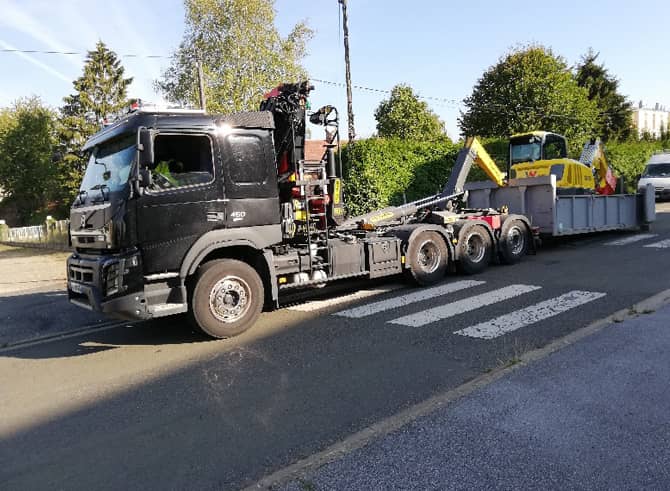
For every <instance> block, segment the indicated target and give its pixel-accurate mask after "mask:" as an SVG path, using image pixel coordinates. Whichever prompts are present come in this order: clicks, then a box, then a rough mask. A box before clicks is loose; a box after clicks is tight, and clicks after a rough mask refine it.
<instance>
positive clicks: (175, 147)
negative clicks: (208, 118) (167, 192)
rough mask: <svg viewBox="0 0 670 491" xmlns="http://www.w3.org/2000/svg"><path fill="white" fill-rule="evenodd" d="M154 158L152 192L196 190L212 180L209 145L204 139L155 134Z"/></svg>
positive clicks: (198, 136) (212, 165)
mask: <svg viewBox="0 0 670 491" xmlns="http://www.w3.org/2000/svg"><path fill="white" fill-rule="evenodd" d="M154 155H155V158H154V162H155V165H154V167H153V168H152V169H151V171H152V176H153V179H152V185H151V187H152V188H153V189H170V188H176V187H182V186H197V185H199V184H206V183H209V182H211V181H212V180H213V179H214V163H213V160H212V143H211V141H210V139H209V137H207V136H205V135H174V134H158V135H157V136H156V138H155V140H154Z"/></svg>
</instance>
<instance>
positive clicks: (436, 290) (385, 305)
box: [333, 280, 486, 318]
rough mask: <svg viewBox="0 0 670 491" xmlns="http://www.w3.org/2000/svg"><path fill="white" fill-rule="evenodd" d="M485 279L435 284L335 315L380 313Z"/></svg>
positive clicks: (474, 284) (476, 283)
mask: <svg viewBox="0 0 670 491" xmlns="http://www.w3.org/2000/svg"><path fill="white" fill-rule="evenodd" d="M484 283H486V282H485V281H476V280H463V281H456V282H454V283H446V284H444V285H439V286H435V287H432V288H424V289H421V290H416V291H413V292H411V293H407V294H405V295H398V296H397V297H393V298H388V299H386V300H380V301H378V302H373V303H368V304H365V305H361V306H359V307H354V308H351V309H347V310H342V311H340V312H335V313H334V314H333V315H338V316H340V317H350V318H360V317H367V316H369V315H373V314H378V313H379V312H383V311H385V310H391V309H395V308H398V307H404V306H406V305H410V304H412V303H416V302H421V301H423V300H428V299H430V298H434V297H439V296H442V295H447V294H449V293H454V292H457V291H459V290H464V289H466V288H472V287H475V286H479V285H483V284H484Z"/></svg>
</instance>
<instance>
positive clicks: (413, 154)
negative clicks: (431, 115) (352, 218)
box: [342, 138, 458, 215]
mask: <svg viewBox="0 0 670 491" xmlns="http://www.w3.org/2000/svg"><path fill="white" fill-rule="evenodd" d="M457 153H458V147H457V146H456V145H454V144H453V143H452V142H451V141H449V140H446V139H445V140H443V141H438V142H417V141H407V140H400V139H385V138H370V139H367V140H359V141H357V142H356V143H355V144H353V145H347V146H345V147H344V149H343V150H342V164H343V169H344V192H345V199H346V203H347V210H348V212H349V214H350V215H359V214H362V213H367V212H368V211H372V210H377V209H380V208H384V207H386V206H389V205H398V204H402V202H403V193H405V197H406V199H407V201H412V200H415V199H418V198H422V197H424V196H429V195H431V194H435V193H436V192H438V191H441V190H442V187H443V186H444V183H445V182H446V180H447V177H448V176H449V172H450V171H451V168H452V167H453V165H454V161H455V160H456V155H457Z"/></svg>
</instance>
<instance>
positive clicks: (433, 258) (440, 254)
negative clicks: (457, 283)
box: [405, 231, 449, 285]
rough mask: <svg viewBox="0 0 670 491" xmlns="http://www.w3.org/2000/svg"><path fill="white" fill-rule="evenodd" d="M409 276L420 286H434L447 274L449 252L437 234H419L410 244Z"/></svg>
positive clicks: (407, 255) (408, 250)
mask: <svg viewBox="0 0 670 491" xmlns="http://www.w3.org/2000/svg"><path fill="white" fill-rule="evenodd" d="M405 260H406V261H407V266H408V267H409V269H407V270H406V273H407V276H408V277H409V279H410V280H412V281H413V282H415V283H417V284H419V285H432V284H433V283H437V282H438V281H440V280H442V279H443V278H444V276H445V275H446V274H447V263H448V262H449V251H448V250H447V245H446V244H445V243H444V239H443V238H442V236H441V235H440V234H439V233H437V232H428V231H425V232H419V233H418V234H417V235H416V236H414V238H413V239H412V240H411V242H410V243H409V247H408V248H407V254H406V256H405Z"/></svg>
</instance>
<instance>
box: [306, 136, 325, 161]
mask: <svg viewBox="0 0 670 491" xmlns="http://www.w3.org/2000/svg"><path fill="white" fill-rule="evenodd" d="M325 145H326V140H305V160H321V157H323V154H324V153H325V152H326V146H325Z"/></svg>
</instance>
